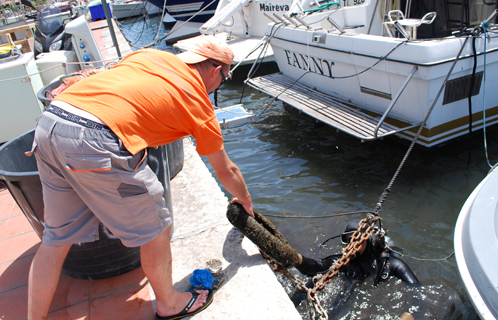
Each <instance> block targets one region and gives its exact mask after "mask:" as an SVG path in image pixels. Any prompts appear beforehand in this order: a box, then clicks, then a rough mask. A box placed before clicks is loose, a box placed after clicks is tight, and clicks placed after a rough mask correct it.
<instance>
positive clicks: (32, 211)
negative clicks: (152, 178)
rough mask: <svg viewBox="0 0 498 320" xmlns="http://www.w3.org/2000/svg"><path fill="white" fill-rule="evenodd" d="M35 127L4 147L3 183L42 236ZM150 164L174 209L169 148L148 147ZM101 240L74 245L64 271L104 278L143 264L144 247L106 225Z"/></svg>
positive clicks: (0, 172) (0, 168)
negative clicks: (125, 240)
mask: <svg viewBox="0 0 498 320" xmlns="http://www.w3.org/2000/svg"><path fill="white" fill-rule="evenodd" d="M33 137H34V130H31V131H29V132H27V133H25V134H23V135H21V136H19V137H17V138H15V139H12V140H11V141H9V142H7V143H5V144H4V145H2V146H1V147H0V182H1V183H3V184H5V186H6V187H7V189H8V190H9V191H10V193H11V195H12V196H13V197H14V199H15V201H16V202H17V204H18V205H19V207H20V208H21V210H22V212H23V213H24V215H25V216H26V218H27V219H28V221H29V222H30V223H31V225H32V226H33V229H34V230H35V231H36V233H37V234H38V236H39V237H40V239H41V238H42V235H43V229H44V206H43V195H42V186H41V182H40V177H39V175H38V168H37V166H36V159H35V157H34V156H32V157H28V156H26V155H25V154H24V152H25V151H28V150H30V149H31V144H32V142H33ZM148 154H149V156H148V164H149V166H150V167H151V169H152V170H153V171H154V172H155V173H156V175H157V176H158V179H159V181H161V183H162V184H163V186H164V198H165V199H166V205H167V206H168V208H169V209H170V210H171V212H172V203H171V190H170V187H169V181H170V179H169V172H168V169H167V148H166V147H165V146H162V147H159V148H158V149H154V148H151V149H149V150H148ZM99 236H100V239H99V240H97V241H94V242H90V243H81V244H74V245H73V246H72V247H71V249H70V251H69V254H68V256H67V258H66V260H65V262H64V265H63V267H62V271H63V272H64V273H65V274H67V275H69V276H71V277H74V278H78V279H87V278H91V279H104V278H109V277H113V276H117V275H120V274H123V273H126V272H128V271H131V270H134V269H136V268H137V267H139V266H140V248H139V247H135V248H129V247H125V246H124V245H123V244H122V243H121V240H119V239H117V238H116V237H114V236H113V235H112V234H111V233H110V232H109V230H107V228H105V227H104V226H103V225H102V224H101V225H100V227H99Z"/></svg>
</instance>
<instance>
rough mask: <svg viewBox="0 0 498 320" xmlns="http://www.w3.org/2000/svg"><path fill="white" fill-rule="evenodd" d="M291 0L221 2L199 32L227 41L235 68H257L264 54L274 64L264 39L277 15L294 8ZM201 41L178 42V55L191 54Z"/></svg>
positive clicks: (186, 40)
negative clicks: (183, 52)
mask: <svg viewBox="0 0 498 320" xmlns="http://www.w3.org/2000/svg"><path fill="white" fill-rule="evenodd" d="M291 4H292V1H291V0H276V1H260V0H221V1H220V2H219V3H218V7H217V8H216V12H215V14H214V16H213V17H212V18H211V19H209V20H208V21H207V22H206V23H204V24H203V25H202V26H201V27H200V29H199V31H200V32H201V34H202V35H201V37H202V36H204V35H214V36H216V37H218V38H220V39H221V40H223V41H226V42H227V43H228V44H229V45H230V47H231V48H232V51H233V52H234V54H235V58H234V62H233V64H235V65H237V64H239V63H240V64H241V65H246V64H253V63H254V61H255V60H256V59H258V57H259V56H260V54H261V51H262V50H263V55H262V57H261V58H262V60H263V61H266V62H267V61H273V51H272V49H271V48H270V47H264V46H263V44H264V40H263V37H264V36H265V32H266V28H267V25H268V23H269V22H272V21H276V19H278V18H275V16H274V15H277V16H279V17H282V15H284V14H285V13H287V12H288V11H289V9H290V7H291ZM197 39H198V38H197V37H193V38H189V39H185V40H181V41H178V42H177V43H176V44H174V45H173V47H174V48H175V49H177V50H178V51H186V50H188V49H189V48H190V47H191V46H192V45H193V43H195V42H196V41H197Z"/></svg>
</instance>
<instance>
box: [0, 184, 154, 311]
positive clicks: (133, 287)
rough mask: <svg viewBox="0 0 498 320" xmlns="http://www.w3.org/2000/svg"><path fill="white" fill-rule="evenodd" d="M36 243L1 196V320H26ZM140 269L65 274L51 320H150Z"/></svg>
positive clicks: (17, 211) (10, 203)
mask: <svg viewBox="0 0 498 320" xmlns="http://www.w3.org/2000/svg"><path fill="white" fill-rule="evenodd" d="M39 246H40V239H39V238H38V236H37V235H36V233H35V232H34V231H33V229H32V228H31V225H30V224H29V223H28V221H27V219H26V218H25V217H24V215H23V214H22V211H21V210H20V209H19V207H18V206H17V204H16V203H15V201H14V200H13V199H12V197H11V196H10V194H9V192H8V191H7V190H5V189H4V190H0V319H9V320H25V319H26V318H27V304H28V303H27V297H28V293H27V292H28V285H27V283H28V274H29V268H30V265H31V261H32V260H33V257H34V254H35V253H36V250H37V249H38V247H39ZM153 318H154V311H153V306H152V301H151V296H150V293H149V288H148V281H147V278H146V277H145V274H144V273H143V270H142V268H138V269H136V270H134V271H131V272H128V273H126V274H123V275H120V276H117V277H113V278H108V279H103V280H81V279H74V278H71V277H69V276H67V275H65V274H62V275H61V278H60V280H59V285H58V287H57V291H56V293H55V296H54V299H53V301H52V305H51V306H50V314H49V317H48V319H49V320H62V319H64V320H73V319H92V320H98V319H102V320H109V319H120V320H126V319H153Z"/></svg>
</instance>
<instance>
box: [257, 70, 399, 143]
mask: <svg viewBox="0 0 498 320" xmlns="http://www.w3.org/2000/svg"><path fill="white" fill-rule="evenodd" d="M247 84H248V85H250V86H251V87H253V88H255V89H256V90H259V91H262V92H265V93H266V94H268V95H271V96H273V97H277V98H278V99H279V100H281V101H283V102H285V103H287V104H289V105H291V106H292V107H294V108H296V109H297V110H299V112H302V113H305V114H307V115H309V116H311V117H313V118H315V119H316V120H317V121H320V122H324V123H326V124H328V125H330V126H332V127H334V128H336V129H338V130H341V131H344V132H346V133H348V134H351V135H353V136H355V137H357V138H359V139H361V140H365V141H366V140H375V139H379V138H382V137H385V136H388V135H392V134H395V133H398V132H400V131H403V130H404V129H408V128H404V129H400V128H398V127H395V126H393V125H390V124H388V123H386V122H383V123H382V125H380V127H379V129H378V133H377V135H376V134H375V131H376V127H377V125H378V124H379V118H375V117H372V116H370V115H368V114H366V113H365V112H363V111H361V110H360V109H356V108H354V107H352V106H351V105H349V104H347V102H346V101H343V100H340V99H338V98H334V97H332V96H330V95H327V94H324V93H321V92H319V91H316V90H314V89H312V88H309V87H307V86H305V85H303V84H301V83H298V82H296V81H294V80H292V79H290V78H287V77H286V76H284V75H282V74H280V73H274V74H270V75H266V76H262V77H258V78H254V79H250V80H248V81H247Z"/></svg>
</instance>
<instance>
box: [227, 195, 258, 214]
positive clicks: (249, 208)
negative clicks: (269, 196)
mask: <svg viewBox="0 0 498 320" xmlns="http://www.w3.org/2000/svg"><path fill="white" fill-rule="evenodd" d="M230 203H232V204H233V203H240V204H241V205H242V206H243V207H244V210H245V211H246V212H247V214H248V215H250V216H251V217H253V218H255V217H254V211H253V210H252V202H251V203H249V204H248V205H245V204H244V203H242V201H240V200H239V199H237V198H236V197H233V198H232V201H230Z"/></svg>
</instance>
